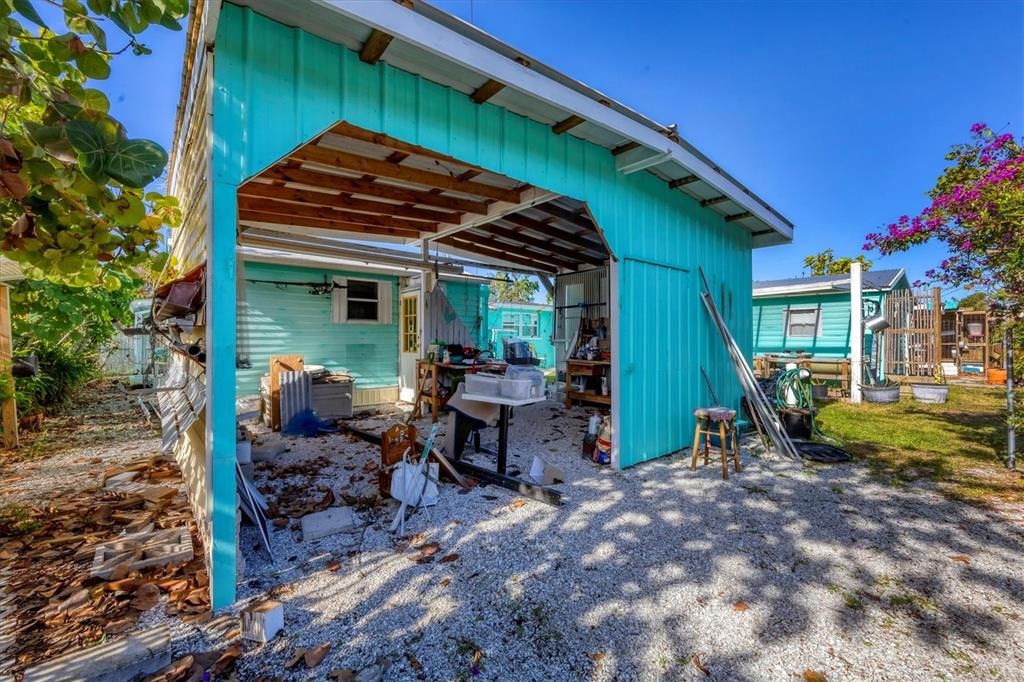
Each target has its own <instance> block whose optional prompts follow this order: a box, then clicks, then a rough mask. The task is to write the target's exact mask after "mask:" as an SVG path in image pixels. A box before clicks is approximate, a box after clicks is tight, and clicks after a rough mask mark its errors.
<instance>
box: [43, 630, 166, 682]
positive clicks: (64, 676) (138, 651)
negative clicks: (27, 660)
mask: <svg viewBox="0 0 1024 682" xmlns="http://www.w3.org/2000/svg"><path fill="white" fill-rule="evenodd" d="M170 664H171V632H170V630H169V629H168V628H167V626H166V625H161V626H159V627H156V628H153V629H151V630H145V631H144V632H139V633H136V634H133V635H130V636H128V637H125V638H123V639H118V640H114V641H113V642H108V643H106V644H101V645H99V646H94V647H90V648H88V649H79V650H78V651H72V652H71V653H69V654H65V655H63V656H61V657H60V658H56V659H54V660H52V661H47V662H46V663H43V664H41V665H37V666H35V667H34V668H29V669H28V670H26V671H25V678H24V682H128V681H130V680H138V679H141V678H143V677H145V676H146V675H152V674H153V673H155V672H156V671H158V670H160V669H161V668H164V667H166V666H168V665H170Z"/></svg>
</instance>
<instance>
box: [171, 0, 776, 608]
mask: <svg viewBox="0 0 1024 682" xmlns="http://www.w3.org/2000/svg"><path fill="white" fill-rule="evenodd" d="M407 5H411V6H407ZM172 152H173V159H172V168H171V174H170V178H169V184H170V187H171V189H172V191H173V192H174V193H175V194H176V195H177V196H178V197H179V198H180V199H181V201H182V205H183V206H184V214H185V215H184V225H183V227H182V229H181V230H180V231H179V232H178V233H177V234H176V235H175V238H174V244H173V253H174V256H175V257H176V259H177V262H178V263H180V264H181V265H182V266H183V267H185V266H189V265H194V264H197V263H205V264H206V283H207V291H208V293H209V295H208V297H207V302H206V307H205V310H204V313H203V316H202V322H203V324H201V325H198V327H197V328H196V330H195V334H196V336H197V337H201V338H202V339H203V342H204V343H205V344H206V357H207V365H206V368H205V377H204V378H205V384H206V387H207V403H206V404H207V407H206V419H205V420H201V421H200V422H199V424H198V425H197V426H196V427H194V428H196V429H200V431H199V432H194V433H190V435H189V437H188V438H183V439H182V441H181V443H180V444H179V448H178V451H177V455H178V459H179V461H180V462H181V463H182V469H183V471H184V472H185V476H186V478H187V479H188V483H189V487H190V490H191V491H192V501H193V504H194V505H195V507H196V511H197V517H198V518H199V519H200V526H201V528H202V530H203V533H204V536H205V537H206V538H207V539H208V540H209V542H208V548H209V550H210V556H209V560H210V566H211V574H212V598H213V604H214V607H215V608H220V607H223V606H225V605H227V604H229V603H230V602H231V601H233V599H234V596H235V576H236V571H235V567H236V513H237V509H236V493H235V462H234V458H235V397H236V388H237V386H238V382H239V370H238V369H237V368H236V361H237V357H238V338H237V325H236V322H237V320H236V313H237V310H238V308H239V286H238V276H237V267H238V249H239V247H240V246H242V247H244V248H246V249H252V250H254V251H258V252H261V253H262V254H263V255H264V256H267V257H268V258H272V257H273V256H272V254H275V253H282V252H286V253H304V254H315V255H317V256H318V257H323V258H332V259H337V260H338V261H339V262H340V263H353V262H357V263H372V264H375V265H379V266H381V267H385V266H386V267H394V268H398V269H403V270H407V271H417V272H418V273H419V277H418V279H417V281H418V282H419V287H420V289H419V298H417V291H416V290H414V289H412V288H410V287H407V286H406V285H407V284H408V282H409V280H402V282H403V283H400V287H399V288H401V293H400V297H401V298H400V299H399V301H398V303H399V307H400V309H401V310H402V315H403V318H402V320H403V321H414V320H415V319H418V315H419V314H421V313H422V305H423V297H424V296H426V295H427V294H428V292H431V291H432V290H433V284H434V282H435V281H436V280H437V279H438V277H439V276H442V275H444V274H445V273H446V272H447V273H454V274H456V275H457V274H458V273H460V272H463V271H464V269H466V268H469V269H470V270H469V271H472V272H479V270H477V268H484V269H486V268H488V267H490V268H492V269H502V270H505V271H512V272H522V273H538V274H540V275H541V276H542V277H544V278H545V281H548V282H549V281H550V279H551V278H552V277H554V276H558V275H564V274H566V273H573V272H578V271H581V270H583V269H584V268H591V269H593V268H599V269H603V270H604V271H605V272H606V273H607V277H606V278H605V279H604V280H603V281H606V282H607V285H608V286H607V291H606V292H604V293H602V296H604V295H605V294H606V295H607V300H604V301H600V303H601V304H602V305H603V306H606V309H607V311H608V332H609V336H610V356H611V361H610V362H611V366H610V373H609V378H610V384H611V392H612V399H611V417H612V425H613V438H612V462H613V464H614V466H616V467H618V468H624V467H628V466H631V465H634V464H638V463H640V462H643V461H646V460H649V459H652V458H655V457H659V456H662V455H665V454H667V453H671V452H674V451H676V450H679V449H680V448H682V447H684V446H685V445H687V443H688V440H689V436H690V435H691V434H692V410H693V409H694V407H696V406H698V405H700V404H703V403H707V402H708V400H709V396H708V392H707V388H706V385H705V382H704V380H703V379H702V377H701V369H702V368H703V369H705V370H706V371H707V373H708V375H709V377H710V380H711V382H712V383H713V384H714V385H715V390H716V392H717V393H718V396H719V399H720V400H721V401H722V402H723V403H725V404H728V405H732V406H738V402H739V398H740V389H739V386H738V385H737V382H736V380H735V376H734V374H733V370H732V367H731V365H730V364H729V362H728V360H727V356H726V353H725V350H724V348H723V347H722V344H721V340H720V339H719V338H718V336H717V332H716V331H715V330H714V329H713V328H712V326H711V325H710V324H709V321H708V318H707V315H706V313H705V311H704V310H703V308H702V305H701V300H700V298H699V295H698V294H699V291H700V288H701V284H700V277H699V276H698V268H702V269H703V270H704V272H705V273H706V276H707V279H708V281H709V286H710V288H711V292H712V293H713V295H714V296H715V298H716V299H717V301H718V303H719V306H720V307H721V309H722V313H723V316H724V317H725V319H726V321H727V322H728V324H729V325H730V327H731V329H732V332H733V334H734V335H735V337H736V339H737V341H738V343H739V344H740V346H741V347H742V348H743V349H744V350H745V351H746V352H747V354H748V355H749V354H750V353H751V352H752V345H751V343H752V327H751V318H750V315H749V313H748V312H747V311H748V310H749V309H750V308H749V307H750V305H751V298H750V291H751V290H750V280H751V269H750V268H751V250H752V249H753V248H757V247H761V246H769V245H774V244H781V243H786V242H789V241H790V240H791V239H792V225H791V224H790V223H789V222H788V221H787V220H786V219H785V218H783V217H782V216H781V215H780V214H779V213H778V212H776V211H775V210H774V209H773V208H771V207H770V206H769V205H768V204H767V203H766V202H764V201H763V200H762V199H760V198H759V197H757V196H756V195H755V194H754V193H753V192H751V191H750V190H749V189H747V188H745V187H743V186H742V185H741V184H740V183H739V182H738V181H736V180H735V179H734V178H732V177H731V176H729V175H728V174H727V173H725V172H724V171H723V170H721V168H720V167H719V166H718V165H717V164H715V163H714V162H712V161H711V160H710V159H708V158H707V157H705V156H704V155H702V154H701V153H700V152H699V151H697V150H696V149H695V148H694V147H693V146H692V145H691V144H689V143H688V142H686V141H685V140H683V139H682V138H681V137H680V136H679V134H678V132H677V131H676V130H675V128H674V127H667V126H663V125H660V124H658V123H655V122H653V121H651V120H650V119H647V118H645V117H644V116H642V115H640V114H638V113H637V112H635V111H634V110H632V109H630V108H628V107H626V106H624V105H622V104H620V103H618V102H615V101H613V100H612V99H610V98H608V97H606V96H604V95H603V94H601V93H599V92H597V91H595V90H593V89H591V88H588V87H587V86H584V85H582V84H581V83H578V82H576V81H574V80H572V79H571V78H569V77H567V76H565V75H564V74H561V73H558V72H557V71H555V70H554V69H551V68H550V67H547V66H545V65H543V64H541V63H539V62H537V61H536V60H534V59H531V58H529V57H527V56H525V55H522V54H521V53H519V52H518V51H516V50H515V49H513V48H512V47H510V46H508V45H504V44H502V43H501V42H499V41H497V40H496V39H494V38H493V37H491V36H489V35H487V34H485V33H483V32H482V31H479V30H478V29H476V28H475V27H473V26H471V25H469V24H466V23H464V22H462V21H459V20H457V19H455V18H453V17H451V16H449V15H447V14H445V13H443V12H441V11H439V10H437V9H435V8H433V7H431V6H430V5H428V4H426V3H422V2H416V3H415V4H412V3H403V4H400V3H393V2H355V1H346V0H336V1H334V2H331V3H323V2H313V1H312V0H296V1H293V2H281V1H279V0H246V1H244V2H239V3H236V4H232V3H227V2H225V3H223V4H222V3H206V4H204V5H202V6H201V7H200V9H199V11H197V12H196V13H195V16H194V18H193V21H192V24H191V26H190V30H189V41H188V45H187V53H186V64H185V69H184V76H183V93H182V102H181V107H180V110H179V119H178V126H177V131H176V135H175V143H174V146H173V150H172ZM267 254H271V255H269V256H268V255H267ZM339 267H341V269H344V268H343V267H342V266H341V265H339ZM410 286H411V285H410ZM594 303H595V304H596V303H597V302H594ZM378 310H379V308H378ZM417 311H419V313H417ZM414 315H417V317H415V318H414V317H413V316H414ZM379 323H380V322H378V324H379ZM402 328H403V334H404V333H405V330H406V327H404V326H403V327H402ZM408 329H413V326H412V325H411V324H410V326H409V327H408ZM413 336H414V335H407V336H404V337H403V339H402V348H401V351H402V353H404V354H407V355H412V354H415V353H417V352H422V349H423V347H424V346H425V345H426V344H424V343H422V341H423V340H422V339H420V341H421V343H419V344H417V343H416V342H415V341H416V339H415V338H413Z"/></svg>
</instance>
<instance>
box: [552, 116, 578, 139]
mask: <svg viewBox="0 0 1024 682" xmlns="http://www.w3.org/2000/svg"><path fill="white" fill-rule="evenodd" d="M585 121H586V119H585V118H581V117H580V116H577V115H576V114H573V115H572V116H570V117H569V118H567V119H564V120H562V121H559V122H558V123H556V124H555V125H553V126H551V130H553V131H555V135H561V134H562V133H564V132H566V131H569V130H572V129H573V128H575V127H576V126H578V125H579V124H581V123H583V122H585Z"/></svg>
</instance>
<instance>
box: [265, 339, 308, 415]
mask: <svg viewBox="0 0 1024 682" xmlns="http://www.w3.org/2000/svg"><path fill="white" fill-rule="evenodd" d="M305 366H306V363H305V360H304V358H303V356H301V355H272V356H270V428H271V429H273V430H274V431H280V430H281V372H301V371H303V369H305Z"/></svg>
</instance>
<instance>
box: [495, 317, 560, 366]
mask: <svg viewBox="0 0 1024 682" xmlns="http://www.w3.org/2000/svg"><path fill="white" fill-rule="evenodd" d="M554 312H555V311H554V308H553V307H552V306H550V305H544V304H543V303H505V302H501V301H496V302H492V303H491V305H490V313H489V315H488V326H489V327H490V330H491V344H492V345H493V346H494V353H495V355H496V356H498V357H501V350H502V342H503V341H505V340H506V339H518V340H520V341H526V342H527V343H529V344H530V348H531V350H532V352H533V356H534V357H536V358H538V359H539V360H540V367H541V369H553V368H554V366H555V344H554V343H553V342H552V338H554V334H555V318H554Z"/></svg>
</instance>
